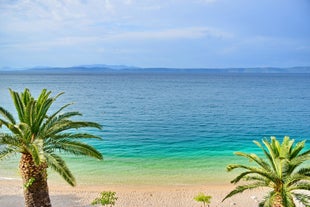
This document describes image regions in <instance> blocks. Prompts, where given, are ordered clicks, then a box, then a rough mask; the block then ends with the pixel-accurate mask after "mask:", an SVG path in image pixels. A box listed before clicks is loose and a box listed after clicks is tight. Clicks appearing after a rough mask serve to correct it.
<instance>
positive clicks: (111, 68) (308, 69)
mask: <svg viewBox="0 0 310 207" xmlns="http://www.w3.org/2000/svg"><path fill="white" fill-rule="evenodd" d="M0 73H33V74H34V73H50V74H71V73H78V74H92V73H94V74H97V73H310V66H305V67H290V68H276V67H256V68H139V67H134V66H125V65H103V64H94V65H81V66H73V67H44V66H39V67H34V68H25V69H18V70H17V69H10V68H2V70H0Z"/></svg>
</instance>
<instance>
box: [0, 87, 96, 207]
mask: <svg viewBox="0 0 310 207" xmlns="http://www.w3.org/2000/svg"><path fill="white" fill-rule="evenodd" d="M10 94H11V97H12V99H13V102H14V106H15V109H16V112H17V115H18V121H19V122H17V121H16V120H15V118H14V117H13V115H12V114H11V113H10V112H8V111H7V110H6V109H4V108H3V107H0V126H5V127H6V128H7V129H9V131H10V133H1V134H0V159H3V158H7V157H9V156H12V155H15V154H18V153H19V154H21V159H20V164H19V169H20V173H21V176H22V179H23V185H24V186H25V188H24V196H25V206H26V207H33V206H41V207H50V206H51V202H50V198H49V193H48V186H47V168H48V167H50V168H52V169H53V170H55V171H56V172H57V173H59V174H60V175H61V176H62V177H63V178H64V179H65V180H66V181H67V182H68V183H69V184H70V185H72V186H74V185H75V184H76V181H75V178H74V176H73V175H72V173H71V172H70V170H69V169H68V167H67V165H66V163H65V161H64V160H63V159H62V158H61V157H60V156H59V155H57V152H66V153H71V154H74V155H84V156H90V157H94V158H97V159H102V155H101V154H100V152H98V151H97V150H96V149H95V148H93V147H91V146H89V145H87V144H85V143H83V142H81V141H80V140H81V139H94V138H95V139H100V137H98V136H94V135H92V134H88V133H82V132H78V131H76V130H77V129H81V128H85V127H92V128H97V129H101V126H100V125H99V124H97V123H94V122H85V121H75V120H76V118H75V119H74V121H73V120H72V118H73V117H77V116H80V115H81V114H80V113H79V112H63V111H64V109H66V108H67V107H68V106H70V105H71V104H66V105H64V106H62V107H61V108H60V109H58V110H57V111H56V112H54V113H51V114H48V112H49V110H50V107H51V106H52V104H53V103H54V102H55V101H56V99H57V98H58V97H59V96H60V95H61V94H62V93H60V94H58V95H56V96H55V97H50V95H51V91H47V90H46V89H43V90H42V92H41V94H40V95H39V97H38V98H37V99H35V98H34V97H32V95H31V93H30V91H29V90H28V89H25V90H24V92H22V93H20V94H19V93H17V92H15V91H13V90H11V89H10Z"/></svg>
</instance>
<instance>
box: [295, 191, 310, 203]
mask: <svg viewBox="0 0 310 207" xmlns="http://www.w3.org/2000/svg"><path fill="white" fill-rule="evenodd" d="M293 195H294V197H295V199H296V200H297V201H299V202H300V203H302V204H303V205H304V206H310V195H307V194H303V193H295V192H294V193H293Z"/></svg>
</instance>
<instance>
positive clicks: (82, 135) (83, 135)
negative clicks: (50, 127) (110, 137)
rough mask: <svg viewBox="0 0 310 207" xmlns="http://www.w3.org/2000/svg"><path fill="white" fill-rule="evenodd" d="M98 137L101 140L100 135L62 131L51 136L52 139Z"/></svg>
mask: <svg viewBox="0 0 310 207" xmlns="http://www.w3.org/2000/svg"><path fill="white" fill-rule="evenodd" d="M65 138H66V139H98V140H102V137H100V136H97V135H93V134H89V133H62V134H57V135H54V136H53V137H52V139H65Z"/></svg>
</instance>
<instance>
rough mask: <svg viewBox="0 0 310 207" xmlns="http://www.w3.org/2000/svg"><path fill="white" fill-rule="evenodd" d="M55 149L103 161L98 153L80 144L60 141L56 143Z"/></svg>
mask: <svg viewBox="0 0 310 207" xmlns="http://www.w3.org/2000/svg"><path fill="white" fill-rule="evenodd" d="M55 148H58V149H59V150H61V151H65V152H69V153H72V154H74V155H84V156H90V157H94V158H97V159H99V160H102V159H103V157H102V154H101V153H100V152H99V151H97V150H96V149H95V148H94V147H92V146H90V145H88V144H85V143H82V142H76V141H69V140H62V141H60V142H58V143H57V145H56V146H55Z"/></svg>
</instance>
